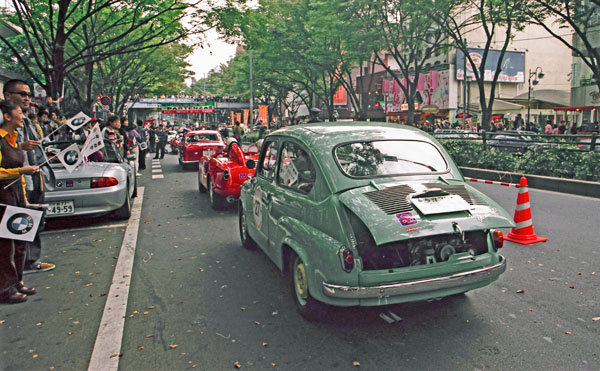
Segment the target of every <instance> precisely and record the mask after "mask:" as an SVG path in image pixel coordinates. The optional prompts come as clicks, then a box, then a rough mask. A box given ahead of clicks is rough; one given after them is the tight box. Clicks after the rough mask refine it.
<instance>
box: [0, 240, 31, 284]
mask: <svg viewBox="0 0 600 371" xmlns="http://www.w3.org/2000/svg"><path fill="white" fill-rule="evenodd" d="M25 254H26V247H25V243H24V242H23V241H16V240H8V239H6V238H0V292H4V291H6V290H8V289H9V288H11V287H13V286H15V285H16V284H17V283H19V282H21V281H22V280H23V267H24V266H25Z"/></svg>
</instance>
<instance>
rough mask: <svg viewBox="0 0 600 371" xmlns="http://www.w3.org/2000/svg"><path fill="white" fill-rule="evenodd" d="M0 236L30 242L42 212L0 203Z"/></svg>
mask: <svg viewBox="0 0 600 371" xmlns="http://www.w3.org/2000/svg"><path fill="white" fill-rule="evenodd" d="M0 216H1V221H0V238H8V239H11V240H20V241H28V242H31V241H33V239H34V238H35V234H36V232H37V229H38V227H39V225H40V221H41V219H42V212H41V211H37V210H32V209H26V208H22V207H15V206H9V205H1V204H0Z"/></svg>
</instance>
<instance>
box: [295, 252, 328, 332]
mask: <svg viewBox="0 0 600 371" xmlns="http://www.w3.org/2000/svg"><path fill="white" fill-rule="evenodd" d="M289 272H290V285H291V289H292V298H293V299H294V304H295V305H296V309H297V310H298V312H299V313H300V315H301V316H302V317H304V319H306V320H308V321H318V320H320V319H322V318H323V316H324V315H325V314H326V313H327V305H325V304H323V303H321V302H320V301H317V300H315V299H314V298H313V297H312V296H311V295H310V292H309V289H308V272H307V271H306V265H305V264H304V262H303V261H302V259H301V258H300V257H299V256H298V255H296V254H295V253H292V256H291V257H290V270H289Z"/></svg>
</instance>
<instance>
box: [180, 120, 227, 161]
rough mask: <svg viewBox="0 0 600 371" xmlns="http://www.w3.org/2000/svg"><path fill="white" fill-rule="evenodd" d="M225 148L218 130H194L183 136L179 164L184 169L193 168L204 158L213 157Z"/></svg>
mask: <svg viewBox="0 0 600 371" xmlns="http://www.w3.org/2000/svg"><path fill="white" fill-rule="evenodd" d="M224 148H225V143H223V139H221V134H219V132H218V131H216V130H194V131H188V132H187V133H185V134H183V138H182V139H181V141H180V142H179V163H180V164H181V165H182V166H183V168H184V169H186V168H188V167H191V166H193V165H194V164H196V163H198V161H200V158H202V157H203V156H208V157H212V156H213V155H214V154H216V153H219V152H221V151H222V150H223V149H224Z"/></svg>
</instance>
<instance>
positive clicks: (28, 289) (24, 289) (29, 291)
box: [15, 282, 36, 296]
mask: <svg viewBox="0 0 600 371" xmlns="http://www.w3.org/2000/svg"><path fill="white" fill-rule="evenodd" d="M15 287H16V288H17V291H18V292H20V293H21V294H25V295H27V296H31V295H35V293H36V291H35V289H34V288H33V287H25V286H23V283H22V282H19V283H17V286H15Z"/></svg>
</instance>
